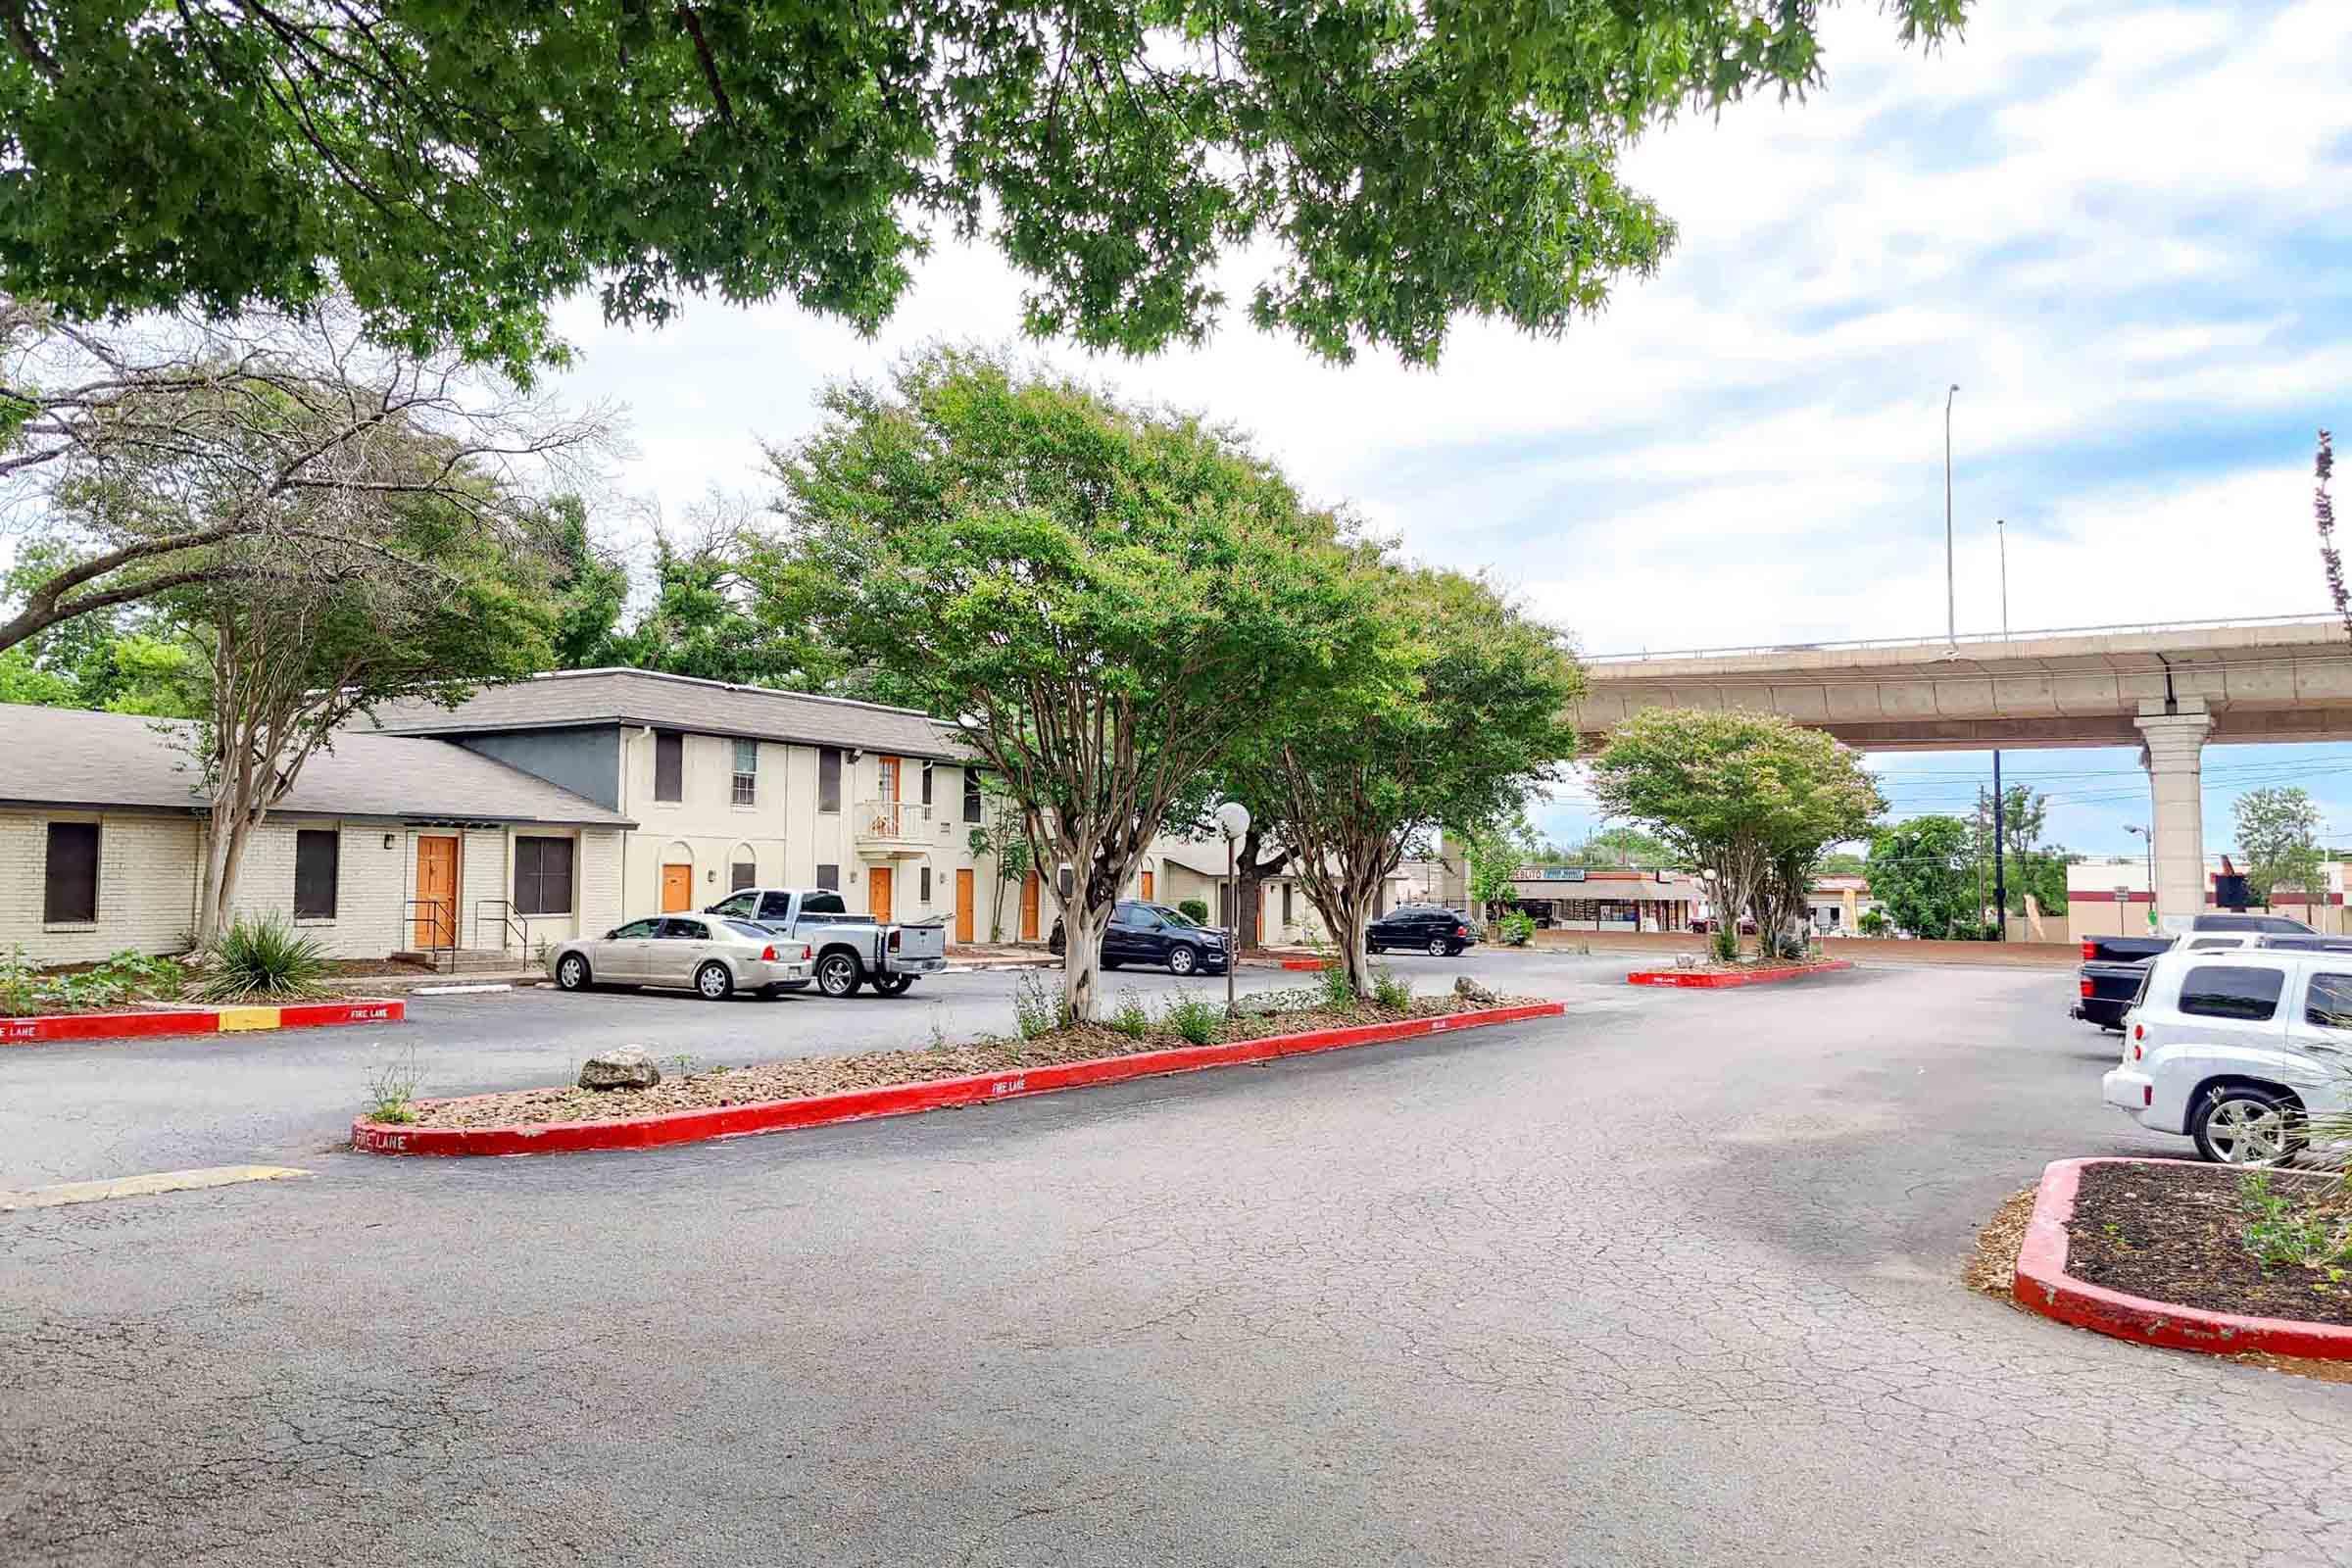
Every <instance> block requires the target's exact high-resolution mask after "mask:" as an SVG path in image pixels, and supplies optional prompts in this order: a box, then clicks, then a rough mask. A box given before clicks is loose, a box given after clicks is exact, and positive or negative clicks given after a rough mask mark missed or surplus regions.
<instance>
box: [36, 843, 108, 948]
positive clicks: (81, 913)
mask: <svg viewBox="0 0 2352 1568" xmlns="http://www.w3.org/2000/svg"><path fill="white" fill-rule="evenodd" d="M41 918H42V919H43V920H44V921H46V922H48V923H49V924H51V925H88V924H90V923H92V922H93V921H95V920H96V919H97V918H98V824H97V823H95V822H52V823H50V824H49V873H48V879H47V884H46V886H45V887H44V888H43V890H42V899H41Z"/></svg>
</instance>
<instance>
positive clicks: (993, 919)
mask: <svg viewBox="0 0 2352 1568" xmlns="http://www.w3.org/2000/svg"><path fill="white" fill-rule="evenodd" d="M996 872H997V875H996V883H997V896H996V898H995V900H994V901H993V902H992V903H991V904H990V906H989V910H988V940H989V944H990V946H992V947H993V946H995V945H996V944H997V943H999V942H1002V941H1004V940H1005V862H1004V860H1003V859H1002V858H1000V859H999V860H998V861H997V863H996Z"/></svg>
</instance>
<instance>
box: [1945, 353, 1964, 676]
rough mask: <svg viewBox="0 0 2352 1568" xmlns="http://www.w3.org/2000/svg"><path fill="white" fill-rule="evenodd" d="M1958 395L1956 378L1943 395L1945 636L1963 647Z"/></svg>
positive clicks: (1955, 645) (1946, 640)
mask: <svg viewBox="0 0 2352 1568" xmlns="http://www.w3.org/2000/svg"><path fill="white" fill-rule="evenodd" d="M1959 395H1960V383H1959V382H1957V381H1954V382H1953V383H1952V388H1951V390H1950V391H1948V392H1946V393H1944V395H1943V636H1944V641H1945V642H1947V643H1949V644H1950V645H1951V646H1952V647H1954V648H1957V647H1959V646H1960V612H1959V600H1958V599H1957V598H1956V597H1955V596H1954V594H1953V591H1952V399H1954V398H1955V397H1958V396H1959Z"/></svg>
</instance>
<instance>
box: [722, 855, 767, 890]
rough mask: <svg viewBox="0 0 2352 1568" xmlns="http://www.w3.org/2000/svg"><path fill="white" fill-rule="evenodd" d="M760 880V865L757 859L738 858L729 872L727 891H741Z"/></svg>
mask: <svg viewBox="0 0 2352 1568" xmlns="http://www.w3.org/2000/svg"><path fill="white" fill-rule="evenodd" d="M759 880H760V866H759V864H758V862H757V861H753V860H737V861H736V862H735V864H734V865H733V866H732V867H731V868H729V870H728V872H727V891H728V892H730V893H736V892H740V891H742V890H743V889H745V888H748V887H750V886H751V885H752V884H753V883H755V882H758V881H759Z"/></svg>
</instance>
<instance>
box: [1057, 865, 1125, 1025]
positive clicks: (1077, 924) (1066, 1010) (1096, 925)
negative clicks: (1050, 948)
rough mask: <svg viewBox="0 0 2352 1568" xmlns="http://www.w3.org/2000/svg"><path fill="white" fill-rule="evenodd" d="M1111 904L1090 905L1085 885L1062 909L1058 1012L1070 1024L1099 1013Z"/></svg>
mask: <svg viewBox="0 0 2352 1568" xmlns="http://www.w3.org/2000/svg"><path fill="white" fill-rule="evenodd" d="M1114 907H1116V906H1115V905H1114V904H1109V903H1105V904H1101V905H1090V904H1088V903H1087V902H1086V890H1085V887H1084V884H1081V885H1080V887H1079V888H1077V889H1074V890H1073V897H1072V900H1071V903H1070V904H1068V905H1065V906H1064V907H1063V909H1062V925H1061V934H1062V949H1061V1009H1062V1016H1063V1017H1064V1018H1066V1019H1067V1020H1069V1021H1070V1022H1073V1023H1093V1022H1094V1021H1095V1020H1096V1019H1097V1018H1099V1017H1101V1016H1102V1011H1103V932H1104V931H1106V930H1108V929H1109V928H1110V913H1111V910H1112V909H1113V908H1114Z"/></svg>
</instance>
